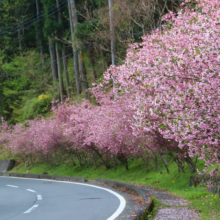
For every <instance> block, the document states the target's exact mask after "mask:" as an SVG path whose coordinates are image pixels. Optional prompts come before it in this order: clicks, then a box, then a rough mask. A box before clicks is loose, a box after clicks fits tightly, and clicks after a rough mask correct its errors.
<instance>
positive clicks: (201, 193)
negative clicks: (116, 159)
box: [10, 160, 220, 220]
mask: <svg viewBox="0 0 220 220" xmlns="http://www.w3.org/2000/svg"><path fill="white" fill-rule="evenodd" d="M161 168H162V172H163V174H160V173H159V172H158V171H153V169H152V167H150V172H149V173H146V171H145V168H144V164H143V162H142V161H141V160H135V161H133V162H130V163H129V170H126V169H125V168H124V167H123V166H122V165H118V167H117V169H116V170H114V169H110V170H106V168H105V167H104V166H100V167H99V168H98V169H95V168H94V167H89V168H86V167H80V166H78V165H77V166H73V165H72V164H70V163H67V162H66V163H63V164H60V165H59V166H54V165H53V166H52V165H50V164H45V163H43V164H33V165H30V166H28V167H26V166H24V163H21V164H19V165H18V166H16V167H15V168H14V169H13V170H12V171H10V172H16V173H26V172H27V171H28V172H29V173H33V174H42V173H44V172H47V173H48V174H50V175H63V176H81V177H86V178H89V179H96V178H102V179H110V180H117V181H123V182H128V183H137V184H141V185H146V186H153V187H156V188H160V189H163V190H168V191H169V192H171V193H173V194H176V195H179V196H181V197H183V198H185V199H186V200H188V201H189V207H190V208H192V209H196V210H198V211H199V212H200V213H201V214H202V219H205V220H210V219H215V220H218V219H219V220H220V199H219V198H217V197H216V196H215V195H213V194H212V193H210V192H208V191H207V189H206V188H204V187H196V188H195V187H189V185H188V183H189V178H190V176H191V174H190V171H189V168H188V167H187V166H186V173H182V172H181V173H178V169H177V165H176V164H175V163H174V162H171V161H170V164H169V170H170V174H168V173H166V170H165V168H164V167H163V166H162V164H161ZM198 168H199V169H201V170H202V169H203V168H204V163H203V162H202V161H199V162H198ZM154 202H155V204H156V207H160V206H163V204H161V203H160V202H159V201H157V200H155V199H154ZM155 210H157V208H155V209H154V211H153V212H156V211H155ZM153 214H155V213H152V215H153Z"/></svg>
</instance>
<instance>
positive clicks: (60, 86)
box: [56, 43, 64, 103]
mask: <svg viewBox="0 0 220 220" xmlns="http://www.w3.org/2000/svg"><path fill="white" fill-rule="evenodd" d="M56 54H57V68H58V77H59V90H60V101H61V103H63V101H64V100H63V77H62V69H61V61H60V51H59V48H58V44H57V43H56Z"/></svg>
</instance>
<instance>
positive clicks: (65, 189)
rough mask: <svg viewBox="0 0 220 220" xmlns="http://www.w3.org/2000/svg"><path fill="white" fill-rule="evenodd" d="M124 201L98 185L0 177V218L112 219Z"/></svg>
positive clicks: (121, 207) (44, 219)
mask: <svg viewBox="0 0 220 220" xmlns="http://www.w3.org/2000/svg"><path fill="white" fill-rule="evenodd" d="M125 205H126V201H125V199H124V198H123V197H122V196H120V195H119V194H117V193H116V192H114V191H112V190H109V189H106V188H102V187H98V186H93V185H89V184H80V183H71V182H61V181H60V182H59V181H50V180H42V179H41V180H38V179H25V178H13V177H0V220H9V219H10V220H106V219H107V220H113V219H116V218H117V216H119V215H120V214H121V212H122V211H123V210H124V208H125Z"/></svg>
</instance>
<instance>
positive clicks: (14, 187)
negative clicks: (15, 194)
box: [6, 185, 19, 188]
mask: <svg viewBox="0 0 220 220" xmlns="http://www.w3.org/2000/svg"><path fill="white" fill-rule="evenodd" d="M6 186H8V187H13V188H19V187H18V186H14V185H6Z"/></svg>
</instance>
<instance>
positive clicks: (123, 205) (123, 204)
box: [3, 176, 126, 220]
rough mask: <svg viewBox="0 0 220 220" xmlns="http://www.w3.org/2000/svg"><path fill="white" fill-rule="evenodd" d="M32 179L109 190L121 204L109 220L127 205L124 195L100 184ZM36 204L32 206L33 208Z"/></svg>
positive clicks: (115, 216)
mask: <svg viewBox="0 0 220 220" xmlns="http://www.w3.org/2000/svg"><path fill="white" fill-rule="evenodd" d="M3 178H4V176H3ZM6 178H14V179H16V178H17V179H26V180H27V179H28V178H23V177H11V176H10V177H6ZM29 180H30V179H29ZM32 180H37V181H48V182H60V183H68V184H75V185H83V186H88V187H94V188H98V189H102V190H105V191H108V192H109V193H111V194H113V195H115V196H116V197H117V198H118V199H119V201H120V205H119V207H118V209H117V210H116V211H115V212H114V213H113V214H112V215H111V216H110V217H109V218H108V219H107V220H114V219H116V218H117V217H118V216H119V215H120V214H121V213H122V212H123V210H124V208H125V206H126V201H125V199H124V197H122V196H121V195H119V194H118V193H116V192H114V191H113V190H110V189H106V188H103V187H100V186H93V185H89V184H85V183H75V182H67V181H58V180H47V179H34V178H32ZM34 206H37V207H38V205H34ZM34 206H32V208H33V207H34ZM37 207H36V208H37ZM28 211H29V210H28ZM31 211H32V210H31ZM26 212H27V211H26ZM26 212H24V213H26Z"/></svg>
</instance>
